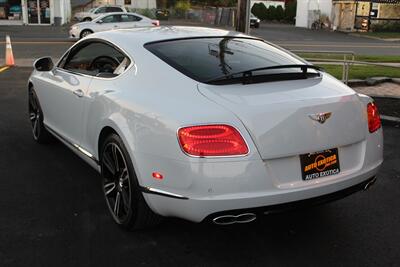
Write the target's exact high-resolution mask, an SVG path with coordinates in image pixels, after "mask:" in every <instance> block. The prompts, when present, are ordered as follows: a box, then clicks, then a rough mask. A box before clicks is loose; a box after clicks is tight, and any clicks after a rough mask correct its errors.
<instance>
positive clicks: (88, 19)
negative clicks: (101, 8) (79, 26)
mask: <svg viewBox="0 0 400 267" xmlns="http://www.w3.org/2000/svg"><path fill="white" fill-rule="evenodd" d="M82 21H92V18H89V17H87V18H84V19H83V20H82Z"/></svg>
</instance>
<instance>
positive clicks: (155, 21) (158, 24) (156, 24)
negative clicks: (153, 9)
mask: <svg viewBox="0 0 400 267" xmlns="http://www.w3.org/2000/svg"><path fill="white" fill-rule="evenodd" d="M151 24H153V25H154V26H160V21H159V20H153V21H152V22H151Z"/></svg>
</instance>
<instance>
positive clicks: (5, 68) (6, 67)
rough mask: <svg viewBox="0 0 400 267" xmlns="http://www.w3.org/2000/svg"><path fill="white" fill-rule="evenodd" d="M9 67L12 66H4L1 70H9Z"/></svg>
mask: <svg viewBox="0 0 400 267" xmlns="http://www.w3.org/2000/svg"><path fill="white" fill-rule="evenodd" d="M9 68H10V67H9V66H5V67H2V68H0V72H3V71H5V70H7V69H9Z"/></svg>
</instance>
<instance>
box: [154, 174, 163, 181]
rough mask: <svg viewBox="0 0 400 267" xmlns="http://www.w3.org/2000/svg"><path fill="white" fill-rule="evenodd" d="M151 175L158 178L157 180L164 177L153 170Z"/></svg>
mask: <svg viewBox="0 0 400 267" xmlns="http://www.w3.org/2000/svg"><path fill="white" fill-rule="evenodd" d="M152 176H153V178H155V179H159V180H162V179H163V178H164V176H163V175H162V174H161V173H159V172H153V173H152Z"/></svg>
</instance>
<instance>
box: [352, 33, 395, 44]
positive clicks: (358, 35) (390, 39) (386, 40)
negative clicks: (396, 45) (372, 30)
mask: <svg viewBox="0 0 400 267" xmlns="http://www.w3.org/2000/svg"><path fill="white" fill-rule="evenodd" d="M349 35H350V36H356V37H363V38H369V39H374V40H380V41H385V42H399V41H400V38H386V39H385V38H380V37H376V36H368V35H363V34H357V33H349Z"/></svg>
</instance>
